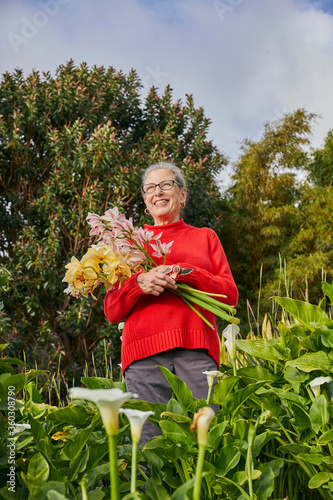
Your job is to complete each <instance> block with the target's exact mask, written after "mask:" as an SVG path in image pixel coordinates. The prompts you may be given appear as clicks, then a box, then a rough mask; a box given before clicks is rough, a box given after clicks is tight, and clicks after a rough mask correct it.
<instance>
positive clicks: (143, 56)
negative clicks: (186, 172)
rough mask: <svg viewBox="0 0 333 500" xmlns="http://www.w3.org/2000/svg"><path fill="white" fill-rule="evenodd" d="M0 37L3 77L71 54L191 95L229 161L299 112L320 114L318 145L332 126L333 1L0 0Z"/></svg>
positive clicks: (47, 67) (52, 66)
mask: <svg viewBox="0 0 333 500" xmlns="http://www.w3.org/2000/svg"><path fill="white" fill-rule="evenodd" d="M0 43H1V45H0V46H1V52H0V73H1V74H3V73H4V72H6V71H9V72H13V71H14V70H15V69H16V68H20V69H23V71H24V74H25V75H27V74H29V73H30V72H31V71H32V70H33V69H34V70H38V71H41V72H43V71H50V72H51V73H52V74H54V73H55V70H56V68H57V67H58V66H59V65H61V64H65V63H66V62H67V61H68V60H69V59H73V60H74V62H75V64H76V65H79V64H80V63H82V62H86V63H87V64H88V65H89V66H90V67H92V66H94V65H96V66H105V67H109V66H113V67H114V68H115V69H116V70H118V71H119V70H122V71H123V72H124V73H128V72H129V71H130V69H131V68H134V69H136V71H137V72H138V75H139V77H140V79H141V80H142V83H143V85H144V88H143V97H144V95H145V93H147V92H148V89H149V87H150V86H151V85H154V86H156V87H158V89H159V93H162V92H163V90H164V88H165V86H166V85H168V84H169V85H170V86H171V88H172V89H173V97H174V99H175V100H178V99H181V100H182V101H185V98H186V94H192V95H193V97H194V102H195V106H196V107H201V106H202V107H203V108H204V111H205V115H206V116H207V117H209V118H210V119H211V121H212V124H211V126H210V130H209V138H210V139H212V140H213V142H214V144H215V145H216V146H217V147H218V148H219V150H220V151H221V152H223V153H224V154H225V155H226V156H227V157H228V158H229V160H230V162H231V164H232V162H233V161H236V160H237V157H238V156H239V154H240V146H241V143H242V142H243V141H244V139H252V140H258V139H259V138H260V137H261V134H262V133H263V128H264V124H265V123H266V122H272V121H274V120H277V119H280V118H282V117H283V115H284V114H285V113H290V112H293V111H295V110H296V109H297V108H300V107H302V108H305V109H306V110H307V111H308V112H311V113H316V114H318V118H317V120H316V123H315V125H314V127H313V136H312V141H311V142H312V146H313V147H314V148H319V147H322V146H323V142H324V139H325V137H326V135H327V133H328V131H329V130H330V129H333V99H332V89H333V0H322V1H314V0H312V1H310V0H0ZM229 173H230V167H229ZM221 181H222V184H223V183H224V182H225V183H227V182H228V170H227V171H226V176H225V178H224V179H221Z"/></svg>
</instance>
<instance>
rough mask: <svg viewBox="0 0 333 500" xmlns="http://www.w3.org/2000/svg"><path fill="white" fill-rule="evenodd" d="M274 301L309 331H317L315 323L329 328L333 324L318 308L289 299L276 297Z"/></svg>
mask: <svg viewBox="0 0 333 500" xmlns="http://www.w3.org/2000/svg"><path fill="white" fill-rule="evenodd" d="M274 300H275V301H276V302H277V303H278V304H280V306H281V307H283V309H284V310H285V311H287V312H288V313H289V314H291V315H292V316H293V317H294V318H296V319H297V320H298V321H300V322H301V323H302V324H303V325H305V326H306V327H307V328H309V330H314V329H315V328H314V326H313V323H316V324H319V325H327V326H329V325H330V324H332V321H331V320H330V319H329V317H328V316H327V314H326V313H325V312H324V311H323V310H322V309H321V308H320V307H318V306H314V305H312V304H308V303H307V302H302V301H301V300H294V299H290V298H288V297H274Z"/></svg>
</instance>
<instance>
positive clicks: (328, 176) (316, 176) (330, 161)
mask: <svg viewBox="0 0 333 500" xmlns="http://www.w3.org/2000/svg"><path fill="white" fill-rule="evenodd" d="M308 170H309V172H310V178H311V180H312V181H313V182H314V183H315V184H316V185H317V186H328V185H330V184H332V183H333V130H330V131H329V132H328V134H327V137H326V139H325V143H324V147H323V148H321V149H317V150H315V151H314V153H313V159H312V161H311V162H310V163H309V165H308Z"/></svg>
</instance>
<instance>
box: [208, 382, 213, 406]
mask: <svg viewBox="0 0 333 500" xmlns="http://www.w3.org/2000/svg"><path fill="white" fill-rule="evenodd" d="M212 388H213V386H212V385H210V386H208V394H207V406H208V405H209V401H210V396H211V393H212Z"/></svg>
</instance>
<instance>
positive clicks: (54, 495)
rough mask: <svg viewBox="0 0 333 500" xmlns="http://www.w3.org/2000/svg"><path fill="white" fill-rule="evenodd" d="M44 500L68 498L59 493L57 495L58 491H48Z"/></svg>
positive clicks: (64, 499) (66, 499) (63, 499)
mask: <svg viewBox="0 0 333 500" xmlns="http://www.w3.org/2000/svg"><path fill="white" fill-rule="evenodd" d="M46 499H47V500H68V497H65V496H64V495H62V494H61V493H58V491H55V490H50V491H48V492H47V496H46Z"/></svg>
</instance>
